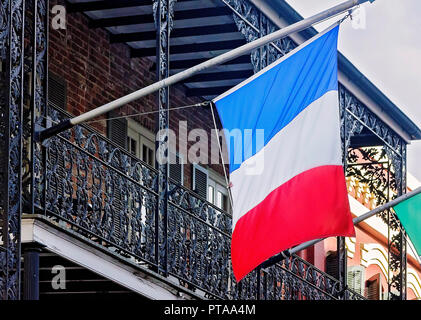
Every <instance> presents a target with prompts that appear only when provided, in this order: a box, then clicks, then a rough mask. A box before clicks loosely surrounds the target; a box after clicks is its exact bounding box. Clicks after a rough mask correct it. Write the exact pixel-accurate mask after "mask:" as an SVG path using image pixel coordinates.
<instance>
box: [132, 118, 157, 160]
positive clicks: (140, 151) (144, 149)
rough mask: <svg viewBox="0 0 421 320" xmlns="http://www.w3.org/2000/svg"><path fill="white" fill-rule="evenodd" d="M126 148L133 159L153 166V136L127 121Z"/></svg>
mask: <svg viewBox="0 0 421 320" xmlns="http://www.w3.org/2000/svg"><path fill="white" fill-rule="evenodd" d="M127 125H128V128H127V137H126V139H127V141H126V146H127V147H126V148H127V151H129V152H130V153H131V154H133V155H134V156H135V157H137V158H139V159H141V160H142V161H143V162H145V163H147V164H149V165H150V166H151V167H154V166H155V136H154V134H153V133H152V132H150V131H149V130H147V129H146V128H144V127H142V126H141V125H140V124H138V123H137V122H136V121H134V120H132V119H128V122H127Z"/></svg>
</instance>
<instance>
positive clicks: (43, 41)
mask: <svg viewBox="0 0 421 320" xmlns="http://www.w3.org/2000/svg"><path fill="white" fill-rule="evenodd" d="M30 3H31V8H28V9H30V10H31V19H32V27H31V28H30V29H31V31H30V32H29V34H28V37H29V38H30V43H31V47H32V58H31V63H30V64H31V65H30V69H31V71H32V79H31V80H30V81H31V89H32V91H31V92H30V94H31V102H30V103H31V104H30V107H29V108H28V111H29V113H30V115H28V116H26V117H25V119H26V121H27V122H29V123H28V125H27V126H25V128H26V131H27V132H26V134H25V138H26V139H28V141H30V145H29V146H28V147H27V148H28V149H29V150H26V153H25V157H26V159H25V161H27V162H28V163H29V164H30V165H29V172H28V174H29V175H30V178H29V179H27V182H26V184H27V185H25V192H26V193H27V194H28V196H27V201H28V205H29V208H28V211H29V212H26V213H30V214H34V213H35V207H44V204H45V188H46V186H45V169H46V164H45V157H46V155H45V153H46V149H45V148H43V147H42V145H41V143H40V142H39V141H36V139H34V137H35V132H36V131H37V130H39V129H40V128H41V127H43V128H45V127H46V118H47V117H48V110H47V109H48V27H49V24H48V23H49V22H48V20H49V0H31V1H30Z"/></svg>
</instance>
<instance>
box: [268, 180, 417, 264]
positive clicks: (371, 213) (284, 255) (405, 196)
mask: <svg viewBox="0 0 421 320" xmlns="http://www.w3.org/2000/svg"><path fill="white" fill-rule="evenodd" d="M420 193H421V187H419V188H417V189H415V190H412V191H411V192H408V193H405V194H403V195H401V196H400V197H397V198H396V199H394V200H392V201H389V202H388V203H385V204H384V205H381V206H379V207H377V208H375V209H373V210H371V211H369V212H367V213H364V214H362V215H360V216H359V217H356V218H354V219H353V220H352V222H353V223H354V225H357V224H359V223H360V222H362V221H364V220H366V219H368V218H371V217H372V216H375V215H376V214H378V213H380V212H382V211H385V210H387V209H390V208H392V207H394V206H396V205H397V204H399V203H401V202H403V201H405V200H408V199H409V198H412V197H413V196H415V195H417V194H420ZM325 239H326V238H323V239H315V240H311V241H307V242H304V243H302V244H300V245H298V246H295V247H294V248H291V249H288V250H285V251H283V252H281V253H279V254H278V255H276V256H274V257H272V258H270V259H268V260H266V261H265V262H263V263H262V264H261V265H260V267H261V268H267V267H270V266H271V265H273V264H275V263H277V262H280V261H282V260H283V259H285V258H287V257H289V256H291V255H292V254H294V253H297V252H299V251H301V250H304V249H307V248H308V247H311V246H313V245H315V244H316V243H318V242H320V241H323V240H325Z"/></svg>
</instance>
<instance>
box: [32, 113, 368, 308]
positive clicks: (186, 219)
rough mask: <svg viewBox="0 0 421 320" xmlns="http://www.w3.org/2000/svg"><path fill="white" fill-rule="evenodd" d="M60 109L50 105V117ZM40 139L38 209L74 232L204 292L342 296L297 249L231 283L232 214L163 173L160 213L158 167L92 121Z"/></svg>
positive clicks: (56, 118)
mask: <svg viewBox="0 0 421 320" xmlns="http://www.w3.org/2000/svg"><path fill="white" fill-rule="evenodd" d="M67 116H68V115H67V114H65V112H63V111H61V110H58V109H54V108H51V107H50V108H49V111H48V117H49V119H50V120H51V121H53V122H56V121H59V120H61V119H63V118H65V117H67ZM44 147H45V152H44V155H45V159H44V160H43V161H42V162H43V163H44V166H45V170H40V172H41V173H43V175H44V178H43V177H42V176H41V175H39V176H38V177H37V178H38V180H37V182H38V186H37V188H38V191H39V192H38V193H37V194H38V195H39V198H38V199H36V203H38V205H37V207H38V210H41V211H42V212H43V213H44V214H45V215H46V216H47V217H49V219H53V220H54V221H56V222H57V223H59V224H61V225H62V226H64V227H67V228H71V229H73V230H74V231H76V232H77V233H78V234H79V235H80V236H82V237H85V238H87V239H89V240H90V241H93V242H95V243H97V244H99V245H101V246H103V247H104V248H107V249H108V250H112V251H113V252H114V253H117V254H120V255H122V256H123V257H129V258H131V259H132V260H133V261H135V262H136V263H138V264H139V265H142V266H146V267H148V268H150V269H151V270H154V271H156V272H159V273H160V274H162V275H165V276H168V277H169V278H172V279H178V284H179V285H182V286H184V287H186V288H188V289H190V290H192V291H195V292H196V293H198V294H199V295H202V296H203V297H207V298H220V299H329V300H330V299H339V298H342V297H343V294H344V293H343V292H340V289H339V288H340V286H339V282H338V280H336V279H335V278H333V277H331V276H329V275H327V274H325V273H324V272H322V271H320V270H318V269H317V268H315V267H314V266H313V265H311V264H309V263H308V262H306V261H304V260H302V259H300V258H299V257H297V256H293V257H290V258H289V259H287V260H285V261H283V262H282V263H279V264H277V265H275V266H273V267H271V268H268V269H266V270H256V271H254V272H253V273H252V274H250V275H249V276H248V277H247V278H246V279H244V280H243V281H241V282H240V283H238V284H237V283H236V281H235V279H234V276H233V273H232V270H231V265H230V241H231V216H230V215H229V214H228V213H227V212H224V211H222V210H221V209H219V208H217V207H216V206H214V205H212V204H211V203H209V202H207V201H205V200H204V199H202V198H200V197H199V196H198V195H197V194H196V193H194V192H193V191H191V190H188V189H186V188H185V187H183V186H181V185H179V184H177V183H176V182H174V181H170V182H169V185H168V190H169V197H168V216H167V217H163V216H162V214H161V213H159V212H158V211H157V210H156V209H157V203H158V193H157V174H158V173H157V170H155V169H154V168H152V167H150V166H148V165H147V164H145V163H143V162H142V161H141V160H139V159H137V158H135V157H134V156H133V155H131V154H130V153H128V152H127V151H125V150H123V149H121V148H119V147H118V146H116V145H115V144H113V143H112V142H111V141H110V140H108V139H106V138H105V137H104V136H102V135H101V134H100V133H98V132H96V131H95V130H93V129H92V128H90V127H88V126H77V127H75V128H74V129H72V130H70V131H67V132H65V133H63V134H60V135H59V136H57V137H54V138H52V139H50V140H49V141H48V142H47V143H46V144H45V146H44ZM348 296H349V297H351V296H352V297H353V298H355V299H363V297H361V296H358V295H357V294H355V293H353V294H349V295H348Z"/></svg>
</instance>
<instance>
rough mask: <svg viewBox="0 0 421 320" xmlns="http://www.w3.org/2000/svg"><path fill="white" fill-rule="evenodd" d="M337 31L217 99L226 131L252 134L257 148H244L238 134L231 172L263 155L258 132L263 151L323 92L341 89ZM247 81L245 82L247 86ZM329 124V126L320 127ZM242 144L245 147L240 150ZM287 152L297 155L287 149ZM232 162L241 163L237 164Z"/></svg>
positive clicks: (233, 138)
mask: <svg viewBox="0 0 421 320" xmlns="http://www.w3.org/2000/svg"><path fill="white" fill-rule="evenodd" d="M338 31H339V26H337V27H335V28H334V29H332V30H330V31H329V32H327V33H326V34H324V35H322V36H321V37H320V38H318V39H316V40H314V41H313V42H311V43H309V44H308V45H307V46H305V47H304V48H302V49H300V50H299V51H297V52H295V53H294V54H293V55H291V56H290V57H288V58H287V59H286V60H284V61H282V62H281V63H279V64H278V65H276V66H274V67H272V68H270V67H268V70H267V71H265V72H263V73H262V74H261V75H259V76H258V77H256V78H255V79H253V80H251V81H250V82H248V83H246V84H245V85H243V86H240V87H239V88H238V89H237V90H235V91H233V92H231V93H230V94H228V95H227V96H225V97H223V98H221V99H220V100H216V102H215V105H216V108H217V110H218V113H219V117H220V119H221V122H222V125H223V128H225V129H227V130H229V131H231V130H233V129H240V130H239V131H237V135H240V134H241V133H243V132H244V130H245V129H252V132H253V139H252V141H253V143H252V144H248V145H243V143H242V140H241V139H236V138H238V137H236V135H232V136H226V139H230V145H229V147H230V148H229V149H230V150H228V152H229V160H230V172H233V171H234V170H236V169H238V168H239V167H240V166H241V163H242V162H244V161H245V160H247V158H250V157H251V156H253V155H254V154H256V153H257V152H259V151H260V149H262V148H263V146H257V147H256V143H255V141H256V139H255V134H256V130H257V129H264V132H265V134H264V146H265V145H266V144H267V143H268V142H269V141H270V140H271V139H272V138H273V137H274V136H275V135H276V134H277V133H278V132H279V131H280V130H282V129H283V128H284V127H285V126H286V125H288V123H290V122H291V121H292V120H293V119H294V118H295V117H296V116H297V115H298V114H299V113H300V112H301V111H303V110H304V109H305V108H306V107H307V106H309V105H310V104H311V103H312V102H314V101H316V100H317V99H319V98H320V97H322V96H323V95H324V94H325V93H327V92H329V91H332V90H337V89H338V72H337V40H338ZM245 82H247V80H246V81H245ZM320 125H327V124H320ZM239 144H241V145H239ZM285 152H286V153H288V152H294V150H285ZM234 159H241V160H242V161H240V162H239V161H238V160H237V161H236V162H239V163H235V161H234Z"/></svg>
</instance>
